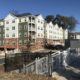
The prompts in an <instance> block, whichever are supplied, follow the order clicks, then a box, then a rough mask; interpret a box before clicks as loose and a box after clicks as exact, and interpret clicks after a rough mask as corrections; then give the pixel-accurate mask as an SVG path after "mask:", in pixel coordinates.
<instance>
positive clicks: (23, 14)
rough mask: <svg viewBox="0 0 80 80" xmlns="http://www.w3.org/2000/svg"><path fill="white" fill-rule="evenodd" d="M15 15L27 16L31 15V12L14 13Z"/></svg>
mask: <svg viewBox="0 0 80 80" xmlns="http://www.w3.org/2000/svg"><path fill="white" fill-rule="evenodd" d="M14 15H15V16H16V17H23V16H29V15H32V14H31V13H22V14H14Z"/></svg>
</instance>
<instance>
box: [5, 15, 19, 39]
mask: <svg viewBox="0 0 80 80" xmlns="http://www.w3.org/2000/svg"><path fill="white" fill-rule="evenodd" d="M13 21H14V22H13ZM4 25H5V38H18V19H17V18H16V17H15V16H13V15H11V14H9V15H8V16H7V17H6V18H5V22H4ZM12 27H15V29H14V30H13V29H12ZM12 35H15V37H13V36H12ZM8 36H9V37H8Z"/></svg>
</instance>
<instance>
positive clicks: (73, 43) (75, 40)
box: [69, 32, 80, 55]
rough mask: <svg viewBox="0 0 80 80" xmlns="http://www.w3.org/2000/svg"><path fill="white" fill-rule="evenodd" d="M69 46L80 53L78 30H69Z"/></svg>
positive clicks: (79, 33) (79, 34)
mask: <svg viewBox="0 0 80 80" xmlns="http://www.w3.org/2000/svg"><path fill="white" fill-rule="evenodd" d="M69 38H70V47H71V48H72V49H75V50H76V51H77V52H78V54H79V55H80V32H69Z"/></svg>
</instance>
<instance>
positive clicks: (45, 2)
mask: <svg viewBox="0 0 80 80" xmlns="http://www.w3.org/2000/svg"><path fill="white" fill-rule="evenodd" d="M11 10H16V11H18V12H19V13H23V12H30V13H32V14H42V15H43V16H46V15H50V14H51V15H56V14H61V15H65V16H74V17H75V18H76V19H77V20H78V22H79V23H80V0H0V18H4V17H5V16H6V15H7V14H8V13H9V11H11ZM76 31H78V32H79V31H80V24H78V25H77V28H76Z"/></svg>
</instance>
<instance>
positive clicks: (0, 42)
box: [0, 20, 4, 48]
mask: <svg viewBox="0 0 80 80" xmlns="http://www.w3.org/2000/svg"><path fill="white" fill-rule="evenodd" d="M3 46H4V21H3V20H1V21H0V47H1V48H3Z"/></svg>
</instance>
